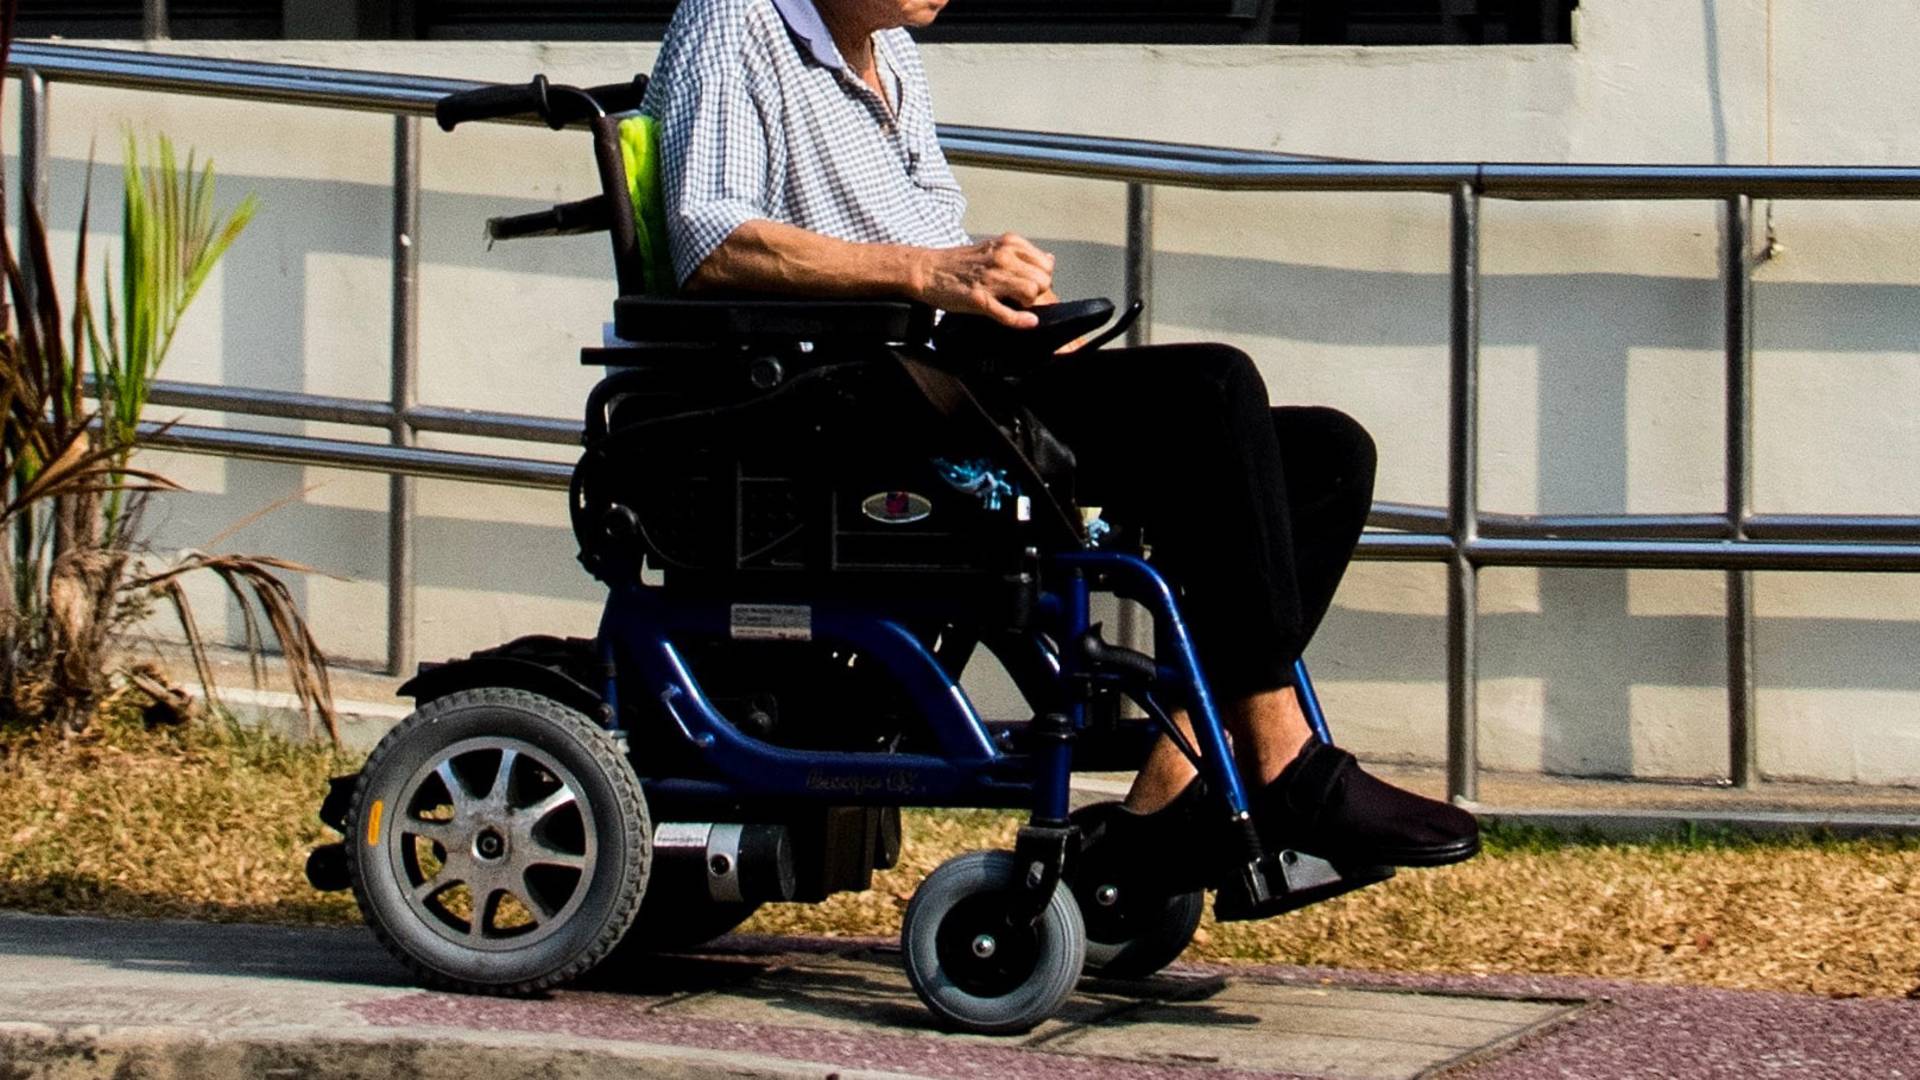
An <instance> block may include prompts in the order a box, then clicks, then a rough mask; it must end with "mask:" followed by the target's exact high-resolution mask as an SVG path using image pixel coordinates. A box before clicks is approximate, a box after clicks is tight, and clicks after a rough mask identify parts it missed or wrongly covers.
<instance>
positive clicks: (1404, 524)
mask: <svg viewBox="0 0 1920 1080" xmlns="http://www.w3.org/2000/svg"><path fill="white" fill-rule="evenodd" d="M1367 524H1368V525H1369V526H1371V527H1372V528H1375V529H1398V530H1400V531H1401V532H1410V533H1418V532H1443V531H1445V530H1446V527H1447V508H1446V507H1444V506H1421V505H1418V504H1415V503H1393V502H1376V503H1374V504H1373V510H1372V511H1371V512H1370V513H1368V514H1367Z"/></svg>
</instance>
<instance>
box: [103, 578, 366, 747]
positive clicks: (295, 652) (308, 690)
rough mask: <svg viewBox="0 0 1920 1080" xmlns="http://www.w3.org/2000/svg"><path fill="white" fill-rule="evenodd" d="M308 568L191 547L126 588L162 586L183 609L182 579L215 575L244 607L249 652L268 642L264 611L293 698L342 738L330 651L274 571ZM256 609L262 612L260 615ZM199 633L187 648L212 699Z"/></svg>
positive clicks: (311, 721)
mask: <svg viewBox="0 0 1920 1080" xmlns="http://www.w3.org/2000/svg"><path fill="white" fill-rule="evenodd" d="M305 569H306V568H305V567H303V566H301V565H300V564H298V563H294V562H289V561H288V560H286V559H276V558H273V557H271V556H263V555H209V554H205V553H200V552H191V553H189V554H187V555H186V556H185V557H183V558H182V559H181V560H180V562H178V563H176V564H175V565H173V566H171V567H169V568H167V569H166V570H164V571H161V572H160V573H157V574H152V575H149V576H147V577H143V578H139V579H136V580H133V581H129V582H128V583H127V584H126V586H125V588H126V589H128V590H130V591H132V590H141V589H158V590H161V592H162V593H163V595H165V596H167V597H168V599H169V600H171V601H173V603H174V604H175V607H176V608H178V607H179V606H180V604H181V602H182V598H183V596H184V594H183V593H181V592H179V589H180V585H179V581H180V578H182V577H184V576H186V575H188V574H191V573H195V572H197V571H201V570H205V571H208V572H210V573H212V574H214V575H215V576H216V577H218V578H219V580H220V581H221V583H222V584H223V585H225V587H226V589H227V591H228V593H230V594H231V595H232V596H233V598H234V599H235V600H236V601H238V602H239V604H240V607H241V610H242V611H243V612H244V621H245V633H246V640H247V643H248V646H249V648H248V653H249V655H250V656H251V657H257V655H258V652H259V648H260V647H261V646H263V645H264V644H265V642H264V638H263V636H262V635H261V633H260V623H259V621H258V620H259V617H260V616H264V617H265V620H266V625H267V627H268V629H270V630H271V631H272V632H273V637H274V641H275V642H276V643H278V644H279V646H280V654H281V656H282V657H283V658H284V660H285V662H286V668H287V679H288V681H289V682H290V683H291V684H292V686H293V693H294V697H295V698H296V699H297V700H298V701H299V702H300V711H301V715H302V716H304V717H305V718H306V721H307V725H308V728H309V730H310V731H311V730H312V729H313V725H314V721H315V719H316V718H318V719H319V720H320V721H321V722H322V723H323V724H324V725H325V728H326V732H327V735H328V737H329V738H331V739H333V740H334V742H336V743H338V742H339V741H340V718H339V715H338V713H337V712H336V711H335V709H334V704H333V680H332V677H331V676H330V675H329V674H328V671H327V657H326V653H325V652H323V651H322V650H321V648H320V643H319V642H318V641H317V640H315V639H314V636H313V632H312V629H311V628H310V627H309V626H308V625H307V621H306V617H305V616H303V615H301V614H300V606H299V604H298V603H297V602H296V601H295V600H294V596H293V590H292V589H290V588H288V587H287V583H286V582H285V581H283V580H281V578H280V577H279V575H278V574H276V573H275V572H274V571H276V570H281V571H293V572H300V571H304V570H305ZM256 609H257V612H258V615H256V614H255V612H256ZM189 617H190V616H189ZM197 637H198V634H197V632H195V633H190V634H189V641H188V648H189V649H190V650H192V651H193V652H194V653H195V655H194V664H195V666H196V667H200V668H203V669H204V670H203V675H202V682H203V683H204V684H205V689H206V691H207V694H208V697H209V698H211V697H212V695H213V686H212V682H211V680H210V678H208V673H210V672H211V664H210V662H209V661H208V660H207V658H206V646H205V643H204V641H196V640H195V639H196V638H197ZM255 677H256V678H258V677H259V669H258V667H256V668H255Z"/></svg>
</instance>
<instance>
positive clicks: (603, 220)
mask: <svg viewBox="0 0 1920 1080" xmlns="http://www.w3.org/2000/svg"><path fill="white" fill-rule="evenodd" d="M611 228H613V210H612V208H611V207H609V206H608V205H607V197H606V196H605V195H596V196H594V197H593V198H591V199H583V200H581V201H580V202H574V203H565V204H563V205H561V206H556V207H554V208H553V209H551V210H541V211H538V212H536V213H532V214H521V215H519V216H517V217H497V218H493V219H492V220H490V221H488V222H487V239H489V240H495V241H499V240H528V239H532V238H534V237H542V236H584V235H586V234H588V233H597V232H606V231H607V230H608V229H611Z"/></svg>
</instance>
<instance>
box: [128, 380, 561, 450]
mask: <svg viewBox="0 0 1920 1080" xmlns="http://www.w3.org/2000/svg"><path fill="white" fill-rule="evenodd" d="M150 400H151V401H152V403H153V404H155V405H166V406H172V407H174V408H180V409H208V410H215V411H219V412H225V413H233V414H236V415H241V416H266V417H273V418H274V419H278V420H307V421H312V422H315V423H321V424H352V425H356V426H359V427H377V428H391V427H392V426H393V423H394V412H393V407H392V406H391V405H389V404H388V403H387V402H384V401H368V400H365V399H361V398H343V397H330V396H326V395H322V394H303V393H295V392H292V391H286V390H261V389H257V388H254V387H234V386H211V385H208V384H205V383H184V382H157V383H154V384H153V390H152V393H151V396H150ZM406 423H407V425H408V426H409V427H411V428H413V429H414V430H416V431H431V432H435V433H438V434H444V435H472V436H478V437H481V438H488V439H508V440H513V441H517V442H532V443H545V444H549V445H553V446H578V445H580V430H581V427H580V422H579V421H577V420H561V419H557V418H554V417H547V416H526V415H522V414H519V413H497V412H486V411H482V410H478V409H452V408H447V407H445V406H438V405H417V406H415V407H413V408H412V409H409V410H407V413H406Z"/></svg>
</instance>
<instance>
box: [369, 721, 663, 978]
mask: <svg viewBox="0 0 1920 1080" xmlns="http://www.w3.org/2000/svg"><path fill="white" fill-rule="evenodd" d="M489 770H491V773H489ZM502 778H504V780H505V783H504V784H503V783H502V782H501V780H502ZM456 785H457V786H458V788H459V790H458V791H456V790H455V786H456ZM482 787H484V792H483V791H482V790H481V789H482ZM347 836H348V843H347V861H348V871H349V874H350V876H351V879H352V883H353V895H354V899H355V900H356V901H358V903H359V905H360V911H361V914H362V915H364V916H365V918H366V920H367V925H368V926H369V927H370V928H372V930H373V932H374V936H375V937H377V938H378V939H379V940H380V943H381V944H382V945H383V946H385V947H386V949H387V951H388V952H390V953H392V954H393V955H394V957H395V958H397V959H398V960H399V961H400V962H401V963H402V964H404V965H406V967H407V968H408V969H409V970H410V971H412V972H413V974H414V975H415V976H416V977H417V978H419V980H420V981H421V982H423V983H425V984H426V985H428V986H432V987H435V988H439V989H446V990H453V991H458V992H463V993H478V994H502V995H530V994H536V993H539V992H541V991H543V990H546V989H548V988H550V987H552V986H555V985H557V984H559V983H562V982H565V981H566V980H568V979H571V978H573V977H575V976H577V975H580V974H581V973H583V972H585V971H587V970H588V969H589V968H591V967H593V966H594V965H595V964H596V963H598V962H599V961H600V960H602V959H603V958H605V957H606V955H607V954H608V953H609V952H611V951H612V950H613V948H614V946H615V945H616V944H618V943H619V941H620V938H621V936H622V935H623V934H625V933H626V931H627V928H628V926H630V925H631V924H632V923H633V920H634V916H635V914H636V913H637V912H638V911H639V909H640V904H641V900H642V897H643V896H644V895H645V892H646V886H647V870H648V864H649V862H650V860H651V855H652V826H651V823H650V822H649V820H648V817H647V804H646V798H645V796H644V795H643V794H642V793H641V790H640V782H639V780H638V778H636V777H635V776H634V773H633V768H632V766H631V765H629V764H628V763H627V760H626V756H625V754H624V752H623V749H622V746H621V744H620V743H619V742H618V741H617V740H616V739H615V737H614V736H613V735H612V734H611V733H609V732H607V731H606V730H604V729H602V728H601V727H599V726H598V725H596V724H594V723H593V722H591V721H589V720H588V719H587V718H586V717H585V716H583V715H581V714H580V713H578V712H576V711H574V710H573V709H570V708H567V707H566V706H564V705H561V704H560V703H558V702H556V701H553V700H551V699H549V698H545V697H541V696H540V695H538V694H532V693H528V692H526V691H523V690H510V689H504V688H487V689H480V690H467V691H462V692H460V693H457V694H451V695H449V696H447V697H444V698H439V699H437V700H434V701H431V702H429V703H427V704H425V705H422V706H421V707H420V708H419V709H418V710H416V711H415V712H414V713H413V715H411V716H409V717H408V718H407V719H406V720H405V721H403V722H402V723H401V724H400V725H399V726H398V727H396V728H394V730H393V731H391V732H389V733H388V734H387V736H386V738H384V739H382V740H381V741H380V745H379V746H377V747H376V748H375V749H374V751H373V755H372V756H371V757H369V758H368V759H367V765H366V768H365V769H363V770H362V771H361V774H360V781H359V784H358V785H357V787H356V788H355V791H354V797H353V807H352V811H351V813H350V815H349V817H348V819H347ZM469 879H471V880H469ZM442 881H444V882H446V884H443V885H440V886H438V887H437V888H436V887H434V883H435V882H442ZM463 890H464V893H463Z"/></svg>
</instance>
